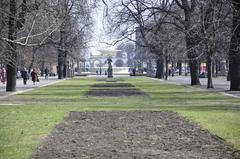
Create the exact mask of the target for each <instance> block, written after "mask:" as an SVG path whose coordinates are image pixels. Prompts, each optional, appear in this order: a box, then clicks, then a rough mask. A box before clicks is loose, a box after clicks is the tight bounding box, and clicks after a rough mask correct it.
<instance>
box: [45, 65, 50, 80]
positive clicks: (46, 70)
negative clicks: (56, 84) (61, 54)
mask: <svg viewBox="0 0 240 159" xmlns="http://www.w3.org/2000/svg"><path fill="white" fill-rule="evenodd" d="M44 73H45V79H46V80H48V75H49V70H48V68H47V67H46V68H45V70H44Z"/></svg>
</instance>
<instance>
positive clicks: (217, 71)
mask: <svg viewBox="0 0 240 159" xmlns="http://www.w3.org/2000/svg"><path fill="white" fill-rule="evenodd" d="M215 65H216V66H215V69H216V70H215V77H218V75H219V60H218V59H216V62H215Z"/></svg>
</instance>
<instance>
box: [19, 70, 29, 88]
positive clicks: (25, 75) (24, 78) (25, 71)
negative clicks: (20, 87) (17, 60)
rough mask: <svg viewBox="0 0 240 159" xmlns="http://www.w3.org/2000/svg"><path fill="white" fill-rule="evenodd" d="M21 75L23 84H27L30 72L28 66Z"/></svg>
mask: <svg viewBox="0 0 240 159" xmlns="http://www.w3.org/2000/svg"><path fill="white" fill-rule="evenodd" d="M21 76H22V78H23V84H24V85H26V84H27V80H28V73H27V69H26V68H24V69H23V70H22V71H21Z"/></svg>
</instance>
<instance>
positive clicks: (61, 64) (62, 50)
mask: <svg viewBox="0 0 240 159" xmlns="http://www.w3.org/2000/svg"><path fill="white" fill-rule="evenodd" d="M65 42H66V32H65V26H64V24H63V26H61V27H60V42H59V43H60V44H59V48H58V79H63V78H65V77H66V73H65V70H66V47H65Z"/></svg>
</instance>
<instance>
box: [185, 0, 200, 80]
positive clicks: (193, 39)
mask: <svg viewBox="0 0 240 159" xmlns="http://www.w3.org/2000/svg"><path fill="white" fill-rule="evenodd" d="M192 1H193V0H192ZM184 2H185V3H184V5H185V7H184V8H185V9H184V14H185V29H186V30H187V33H186V35H185V39H186V47H187V50H188V51H187V56H188V59H189V67H190V74H191V85H200V81H199V65H198V63H199V62H198V60H197V57H198V56H197V53H196V51H195V50H194V47H195V46H196V45H197V44H198V43H199V37H198V36H197V35H198V33H197V31H195V30H192V28H191V23H192V21H191V17H192V13H193V9H194V8H192V9H190V8H189V6H186V5H187V4H188V2H187V0H184ZM191 7H193V6H191Z"/></svg>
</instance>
